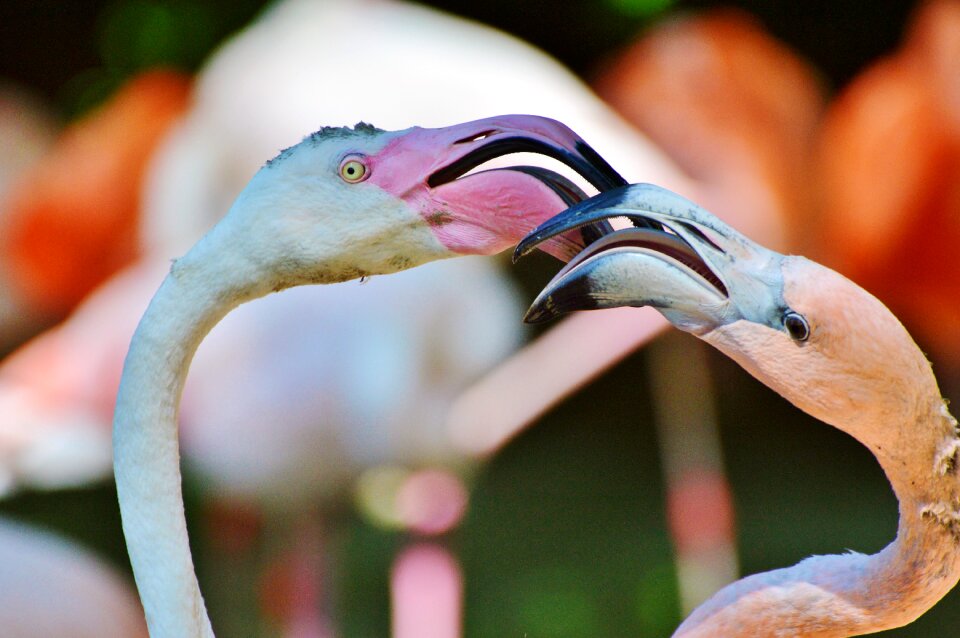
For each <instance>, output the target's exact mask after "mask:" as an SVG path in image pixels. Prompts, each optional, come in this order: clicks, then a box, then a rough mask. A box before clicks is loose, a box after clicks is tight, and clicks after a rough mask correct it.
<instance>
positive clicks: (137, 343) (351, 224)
mask: <svg viewBox="0 0 960 638" xmlns="http://www.w3.org/2000/svg"><path fill="white" fill-rule="evenodd" d="M518 148H522V149H524V150H530V149H533V150H538V151H540V152H543V153H546V154H548V155H551V156H553V157H556V158H559V159H561V160H562V161H564V163H566V164H567V165H569V166H571V167H573V168H574V169H575V170H577V171H579V172H581V173H582V174H584V176H585V177H587V178H588V179H590V180H591V181H592V182H593V183H594V185H595V186H597V187H598V188H609V187H611V186H612V185H613V184H615V183H617V182H619V181H620V180H621V179H622V178H620V176H619V175H617V174H616V173H614V172H613V171H612V169H610V167H609V166H608V165H606V164H605V163H604V162H603V160H602V159H601V158H600V157H599V156H598V155H597V154H596V152H595V151H593V150H592V149H590V148H589V147H588V146H587V145H586V143H585V142H583V141H582V140H580V139H579V138H578V137H577V136H576V135H575V134H573V133H572V131H570V130H569V129H567V128H566V127H565V126H563V125H561V124H559V123H558V122H555V121H552V120H547V119H544V118H537V117H532V116H504V117H499V118H489V119H486V120H479V121H476V122H471V123H468V124H463V125H458V126H453V127H447V128H443V129H421V128H413V129H408V130H405V131H400V132H394V133H390V132H385V131H382V130H379V129H375V128H374V127H372V126H370V125H364V124H360V125H357V127H356V128H354V129H347V128H324V129H321V130H320V131H318V132H317V133H315V134H313V135H311V136H309V137H307V138H306V139H304V141H303V142H301V143H300V144H298V145H296V146H294V147H291V148H289V149H287V150H285V151H283V152H282V153H281V154H280V155H279V156H277V157H276V158H275V159H273V160H271V161H270V162H268V163H267V165H266V166H264V167H263V168H262V169H260V171H259V172H258V173H257V174H256V175H255V176H254V178H253V179H252V180H251V182H250V184H248V186H247V187H246V188H245V189H244V191H243V192H242V193H241V194H240V196H239V197H238V198H237V200H236V202H235V203H234V205H233V206H232V207H231V209H230V212H229V213H228V214H227V216H226V217H225V218H224V219H223V220H222V221H221V222H220V223H218V224H217V225H216V226H215V227H214V228H213V229H212V230H211V231H210V232H209V233H208V234H207V235H205V236H204V238H203V239H201V241H200V242H198V243H197V244H196V245H195V246H194V247H193V248H192V249H191V250H190V251H189V252H188V253H187V254H186V255H185V256H184V257H181V258H180V259H178V260H176V261H175V262H174V264H173V266H172V268H171V270H170V274H169V275H168V276H167V278H166V279H165V280H164V283H163V284H162V285H161V287H160V290H159V291H158V292H157V294H156V295H155V296H154V298H153V301H151V303H150V306H149V307H148V309H147V311H146V313H145V315H144V317H143V319H142V320H141V322H140V325H139V326H138V328H137V331H136V333H135V334H134V338H133V342H132V343H131V346H130V351H129V352H128V354H127V359H126V362H125V364H124V372H123V377H122V379H121V382H120V390H119V394H118V397H117V408H116V413H115V416H114V437H113V441H114V475H115V478H116V481H117V493H118V497H119V500H120V509H121V514H122V517H123V527H124V533H125V536H126V538H127V546H128V551H129V553H130V559H131V564H132V566H133V570H134V576H135V578H136V580H137V585H138V589H139V590H140V595H141V600H142V602H143V605H144V610H145V613H146V617H147V623H148V625H149V627H150V628H151V631H152V632H153V634H154V635H155V636H180V637H182V636H199V635H203V636H207V635H212V629H211V627H210V622H209V619H208V618H207V615H206V611H205V609H204V605H203V600H202V598H201V596H200V591H199V587H198V585H197V580H196V576H195V575H194V573H193V562H192V559H191V556H190V548H189V543H188V540H187V531H186V522H185V520H184V516H183V500H182V495H181V492H180V467H179V445H178V440H177V421H176V417H177V410H178V407H179V402H180V395H181V392H182V389H183V384H184V382H185V379H186V374H187V369H188V367H189V364H190V361H191V360H192V358H193V355H194V353H195V351H196V349H197V347H198V345H199V343H200V341H201V340H202V339H203V337H204V336H205V335H206V334H207V333H208V332H209V331H210V329H211V328H212V327H213V326H214V325H215V324H216V323H217V322H219V321H220V319H222V318H223V317H224V316H225V315H226V313H228V312H229V311H230V310H232V309H233V308H235V307H236V306H238V305H240V304H241V303H244V302H246V301H250V300H252V299H255V298H257V297H261V296H264V295H266V294H269V293H270V292H275V291H278V290H282V289H285V288H290V287H293V286H296V285H303V284H311V283H333V282H337V281H346V280H349V279H355V278H360V277H364V276H369V275H374V274H386V273H391V272H396V271H398V270H403V269H405V268H410V267H413V266H416V265H419V264H421V263H424V262H427V261H431V260H435V259H441V258H446V257H452V256H455V255H458V254H469V253H479V254H488V253H494V252H498V251H500V250H502V249H504V248H505V247H507V246H509V245H510V244H511V243H512V242H513V241H515V240H516V238H517V235H518V234H520V233H522V232H524V230H525V229H529V227H530V226H531V225H532V223H534V222H535V221H536V220H537V219H538V218H539V219H543V218H545V217H546V216H548V215H549V214H550V213H552V212H555V211H556V210H557V209H558V208H560V207H561V206H562V205H563V202H564V196H567V195H568V194H569V192H570V189H571V186H570V184H569V182H567V181H566V180H565V179H564V178H562V177H560V176H558V175H556V174H555V173H552V172H549V171H545V170H542V171H534V172H531V171H529V170H527V169H523V168H520V169H517V170H509V169H500V170H491V171H484V172H480V173H475V174H470V175H465V173H466V172H467V171H470V170H471V169H473V168H475V167H476V166H477V165H478V164H480V163H483V162H484V161H486V160H488V159H490V158H491V157H493V156H496V155H502V154H505V153H510V152H511V151H515V150H517V149H518ZM516 211H523V212H522V213H519V212H516ZM578 243H579V242H578V240H577V238H576V237H573V238H571V237H564V238H561V239H559V240H557V241H556V242H554V243H553V244H551V245H549V247H548V248H547V250H549V251H550V252H552V253H553V254H555V255H557V256H559V257H566V256H568V255H569V254H570V253H571V251H572V250H573V249H575V248H576V246H577V245H578Z"/></svg>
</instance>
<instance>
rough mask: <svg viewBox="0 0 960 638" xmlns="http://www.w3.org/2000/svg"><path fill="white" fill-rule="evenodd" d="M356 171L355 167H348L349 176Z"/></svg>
mask: <svg viewBox="0 0 960 638" xmlns="http://www.w3.org/2000/svg"><path fill="white" fill-rule="evenodd" d="M356 171H357V169H355V168H354V167H353V166H348V167H347V173H348V174H349V175H353V174H354V173H355V172H356Z"/></svg>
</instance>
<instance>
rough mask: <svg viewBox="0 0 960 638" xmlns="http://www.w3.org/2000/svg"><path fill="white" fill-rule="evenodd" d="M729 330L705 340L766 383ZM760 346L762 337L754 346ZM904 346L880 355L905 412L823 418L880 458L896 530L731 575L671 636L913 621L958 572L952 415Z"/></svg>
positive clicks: (959, 501)
mask: <svg viewBox="0 0 960 638" xmlns="http://www.w3.org/2000/svg"><path fill="white" fill-rule="evenodd" d="M891 317H892V316H891ZM737 330H738V327H737V326H736V325H733V326H731V327H729V328H726V329H723V328H721V329H720V330H718V331H715V334H712V335H709V336H708V337H707V341H709V342H711V343H713V345H715V346H717V347H718V348H719V349H720V350H721V351H724V352H725V353H726V354H728V355H730V356H731V357H732V358H734V359H735V360H737V361H738V362H739V363H741V365H743V366H744V367H745V368H747V369H748V370H750V371H751V372H752V373H753V374H755V375H756V376H757V377H758V378H760V379H761V380H765V382H767V383H768V385H774V387H775V384H770V383H769V379H766V378H765V375H764V373H763V371H760V370H758V369H757V367H756V365H755V364H753V363H752V362H751V358H752V357H751V356H750V355H749V354H745V352H744V348H743V343H744V338H743V336H742V335H740V336H737V335H736V334H734V333H736V331H737ZM771 334H772V333H771ZM733 343H737V347H735V348H734V347H731V344H733ZM763 345H768V344H763V343H761V344H758V345H757V347H756V348H755V350H760V349H761V348H762V346H763ZM904 349H905V350H908V351H907V352H903V353H901V355H902V356H899V355H898V356H895V355H896V354H897V353H888V356H890V357H891V358H890V362H891V365H892V366H894V367H897V368H898V370H900V372H901V373H902V374H903V376H904V377H906V378H905V380H904V383H905V384H906V385H905V386H904V387H907V385H908V386H910V387H912V388H913V389H914V390H913V392H911V394H909V395H906V394H904V395H903V401H902V402H903V403H905V404H907V405H908V406H909V409H908V413H909V415H910V416H909V418H904V417H903V413H897V414H896V416H894V415H893V413H889V418H887V419H883V418H882V417H881V416H879V415H875V421H874V422H873V423H871V424H870V425H869V427H867V426H866V425H865V424H863V423H857V424H846V423H843V422H832V423H833V425H835V426H837V427H839V428H840V429H843V430H845V431H847V432H849V433H851V434H853V435H854V436H855V437H856V438H857V439H858V440H859V441H860V442H861V443H863V444H864V445H866V446H867V447H868V448H869V449H870V450H871V451H872V452H873V453H874V455H875V456H876V457H877V459H878V461H879V462H880V464H881V466H882V467H883V470H884V472H885V473H886V475H887V478H888V479H889V480H890V483H891V485H892V486H893V489H894V492H895V493H896V495H897V498H898V500H899V503H900V522H899V527H898V531H897V537H896V539H895V540H894V541H893V542H892V543H891V544H890V545H888V546H887V547H886V548H884V549H883V550H881V551H880V552H878V553H877V554H874V555H863V554H858V553H853V552H851V553H847V554H843V555H831V556H814V557H811V558H808V559H806V560H804V561H801V562H800V563H798V564H797V565H794V566H793V567H788V568H784V569H777V570H774V571H770V572H766V573H762V574H755V575H753V576H749V577H747V578H744V579H742V580H740V581H737V582H735V583H732V584H731V585H729V586H727V587H725V588H723V589H721V590H720V591H719V592H718V593H717V594H715V595H714V596H713V597H712V598H710V599H709V600H708V601H707V602H706V603H704V604H703V605H702V606H701V607H700V608H698V609H697V610H695V611H694V612H693V614H691V615H690V617H689V618H687V620H686V621H685V622H684V623H683V624H682V625H681V626H680V627H679V628H678V629H677V631H676V633H675V634H674V635H675V636H676V637H677V638H705V637H708V636H710V637H714V636H724V637H746V636H777V637H779V636H807V637H817V638H827V637H831V638H832V637H841V636H854V635H861V634H868V633H873V632H877V631H882V630H885V629H892V628H895V627H900V626H903V625H905V624H908V623H910V622H912V621H913V620H915V619H916V618H918V617H919V616H920V615H921V614H923V613H924V612H925V611H926V610H928V609H929V608H930V607H932V606H933V605H934V604H935V603H936V602H937V601H938V600H940V599H941V598H942V597H943V596H944V595H945V594H946V593H947V592H949V591H950V590H951V589H952V588H953V587H954V586H955V585H956V583H957V582H958V580H960V478H958V469H960V468H958V467H957V466H958V461H960V438H958V432H957V421H956V419H954V418H953V417H952V416H951V415H950V414H949V412H948V411H947V407H946V404H945V402H944V401H943V399H942V398H941V396H940V392H939V389H938V387H937V383H936V380H935V379H934V377H933V373H932V371H931V370H930V365H929V363H928V362H927V361H926V359H925V358H924V357H923V354H922V353H921V352H920V350H919V348H917V347H916V346H915V345H914V344H913V342H912V340H910V341H909V343H905V344H904ZM897 364H902V366H897ZM907 382H909V383H907ZM841 391H843V390H842V388H841V389H838V392H841ZM897 391H898V389H896V388H891V392H897ZM849 392H850V393H851V396H853V395H854V394H856V390H849ZM785 396H787V395H786V394H785ZM788 398H789V397H788ZM794 400H795V398H794ZM879 400H880V398H879V397H878V401H879ZM795 402H796V400H795ZM803 407H805V408H808V407H809V406H803ZM825 420H827V419H825Z"/></svg>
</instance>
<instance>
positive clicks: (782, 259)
mask: <svg viewBox="0 0 960 638" xmlns="http://www.w3.org/2000/svg"><path fill="white" fill-rule="evenodd" d="M614 216H627V217H630V218H631V219H634V220H636V221H637V222H641V223H646V224H650V225H651V226H649V227H643V228H640V227H638V228H633V229H626V230H621V231H617V232H613V233H610V234H606V235H605V236H604V237H602V238H601V239H599V240H598V241H596V242H594V243H593V244H591V245H590V246H589V247H588V248H586V249H585V250H584V251H582V252H581V253H580V254H579V255H578V256H577V257H575V258H574V259H573V260H571V261H570V263H569V264H568V265H567V266H565V267H564V268H563V269H562V270H561V271H560V272H559V273H558V274H557V275H556V276H555V277H554V279H553V280H552V281H551V282H550V283H548V284H547V286H546V287H545V288H544V290H543V291H542V292H541V293H540V295H539V296H538V297H537V299H536V300H535V301H534V303H533V305H532V306H531V308H530V310H529V311H528V313H527V320H529V321H541V320H544V319H548V318H550V317H553V316H555V315H557V314H559V313H562V312H567V311H570V310H582V309H595V308H605V307H616V306H652V307H654V308H656V309H657V310H659V311H660V312H661V313H663V315H664V316H665V317H666V318H667V319H668V320H669V321H670V322H671V323H672V324H673V325H674V326H676V327H678V328H680V329H681V330H684V331H687V332H691V333H693V334H694V335H696V336H698V337H699V338H701V339H703V340H704V341H706V342H707V343H709V344H711V345H713V346H714V347H716V348H717V349H719V350H720V351H721V352H723V353H724V354H726V355H727V356H729V357H731V358H732V359H734V360H735V361H736V362H737V363H739V364H740V365H741V366H743V367H744V368H745V369H746V370H747V371H748V372H750V373H751V374H752V375H753V376H755V377H756V378H757V379H759V380H760V381H762V382H763V383H765V384H766V385H767V386H769V387H770V388H772V389H773V390H775V391H776V392H778V393H779V394H781V395H782V396H783V397H784V398H786V399H788V400H789V401H791V402H792V403H793V404H794V405H796V406H797V407H799V408H800V409H802V410H804V411H805V412H807V413H808V414H810V415H812V416H814V417H816V418H819V419H821V420H823V421H825V422H827V423H830V424H831V425H833V426H835V427H837V428H839V429H841V430H843V431H845V432H847V433H849V434H850V435H851V436H853V437H854V438H856V439H857V440H858V441H860V442H861V443H863V444H864V445H866V446H867V448H869V449H870V451H871V452H873V454H874V456H876V458H877V460H878V461H879V462H880V465H881V466H882V467H883V469H884V471H885V472H886V475H887V478H888V479H889V480H890V482H891V484H892V485H893V489H894V492H895V493H896V495H897V497H898V499H899V501H900V525H899V530H898V533H897V538H896V540H894V541H893V542H892V543H891V544H890V545H888V546H887V547H886V548H885V549H883V550H882V551H880V552H879V553H877V554H874V555H871V556H866V555H863V554H858V553H855V552H850V553H847V554H843V555H835V556H814V557H812V558H808V559H806V560H804V561H801V562H800V563H798V564H797V565H795V566H793V567H788V568H784V569H777V570H774V571H771V572H767V573H763V574H756V575H753V576H748V577H747V578H744V579H742V580H739V581H737V582H734V583H732V584H730V585H728V586H726V587H724V588H723V589H721V590H720V591H719V592H717V593H716V594H715V595H714V596H712V597H711V598H710V599H709V600H708V601H707V602H705V603H704V604H703V605H701V606H700V607H699V608H697V609H696V610H695V611H694V612H693V614H691V615H690V616H689V617H688V618H687V619H686V620H685V621H684V622H683V624H681V625H680V627H679V628H678V629H677V631H676V633H675V634H674V635H675V636H677V637H678V638H680V637H683V638H692V637H704V638H706V637H708V636H730V637H741V636H742V637H747V636H782V635H803V636H816V637H818V638H829V637H841V636H850V635H858V634H863V633H872V632H876V631H881V630H884V629H890V628H894V627H899V626H902V625H905V624H907V623H909V622H912V621H913V620H914V619H916V618H917V617H919V616H920V615H921V614H922V613H924V612H925V611H926V610H927V609H929V608H930V607H931V606H933V605H934V604H935V603H936V602H937V601H938V600H940V598H941V597H943V596H944V595H945V594H946V593H947V592H948V591H950V589H952V588H953V587H954V585H955V584H956V583H957V581H958V580H960V553H958V552H957V551H956V548H957V543H958V542H960V509H958V504H960V480H958V478H957V473H958V471H960V470H958V467H957V466H958V460H960V436H958V435H960V431H958V424H957V420H956V419H955V418H953V417H952V416H951V415H950V413H949V412H948V411H947V406H946V402H945V401H944V399H943V398H942V396H941V394H940V390H939V388H938V387H937V382H936V379H935V378H934V376H933V372H932V370H931V366H930V363H929V362H928V361H927V359H926V357H925V356H924V354H923V352H921V351H920V349H919V348H918V347H917V346H916V344H915V343H914V342H913V340H912V339H911V337H910V335H909V334H908V333H907V331H906V330H905V329H904V328H903V326H902V325H901V324H900V322H899V321H897V319H896V317H894V316H893V314H892V313H891V312H890V311H889V310H887V308H886V307H885V306H884V305H883V304H882V303H881V302H879V301H878V300H877V299H876V298H875V297H873V296H872V295H870V294H869V293H867V292H866V291H864V290H863V289H862V288H860V287H858V286H857V285H856V284H854V283H852V282H851V281H849V280H848V279H846V278H844V277H843V276H841V275H839V274H837V273H836V272H834V271H832V270H829V269H828V268H825V267H823V266H820V265H819V264H817V263H815V262H812V261H809V260H807V259H805V258H803V257H796V256H784V255H781V254H779V253H776V252H774V251H772V250H769V249H766V248H763V247H762V246H760V245H759V244H756V243H754V242H753V241H751V240H749V239H748V238H747V237H745V236H744V235H741V234H740V233H738V232H737V231H735V230H733V229H732V228H731V227H729V226H727V225H726V224H724V223H723V222H721V221H720V220H719V219H717V218H716V217H714V216H713V215H711V214H710V213H708V212H706V211H705V210H703V209H702V208H700V207H698V206H697V205H696V204H694V203H692V202H690V201H689V200H686V199H684V198H682V197H680V196H679V195H676V194H674V193H672V192H670V191H667V190H665V189H662V188H659V187H656V186H653V185H651V184H638V185H633V186H628V187H623V188H619V189H615V190H613V191H609V192H606V193H603V194H601V195H598V196H597V197H595V198H593V199H592V200H588V201H586V202H583V203H581V204H580V205H577V206H574V207H573V208H571V209H569V210H568V211H566V212H564V213H562V214H561V215H559V216H557V217H556V218H554V219H552V220H550V221H548V222H546V223H545V224H543V225H542V226H541V227H540V228H538V229H537V230H535V231H534V232H533V233H531V234H530V235H529V236H528V237H527V238H526V239H524V241H522V242H521V244H520V245H519V246H518V248H517V254H518V255H520V254H524V253H525V252H527V251H529V250H532V249H533V247H535V246H536V245H537V244H538V243H539V242H542V241H546V240H549V239H550V238H551V237H555V236H557V234H559V233H564V232H569V231H570V230H573V229H575V228H577V227H580V226H582V225H583V224H593V223H596V222H598V221H603V220H605V219H607V218H609V217H614Z"/></svg>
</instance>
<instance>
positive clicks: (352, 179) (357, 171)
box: [340, 156, 369, 184]
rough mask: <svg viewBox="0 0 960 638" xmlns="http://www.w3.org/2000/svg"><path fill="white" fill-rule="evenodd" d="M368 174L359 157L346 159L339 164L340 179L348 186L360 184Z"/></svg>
mask: <svg viewBox="0 0 960 638" xmlns="http://www.w3.org/2000/svg"><path fill="white" fill-rule="evenodd" d="M368 172H369V171H367V165H366V164H364V163H363V161H362V160H361V159H360V158H359V157H356V156H353V157H347V158H345V159H344V160H343V161H342V162H340V177H341V178H342V179H343V181H345V182H347V183H349V184H356V183H357V182H362V181H363V180H364V179H366V178H367V174H368Z"/></svg>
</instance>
